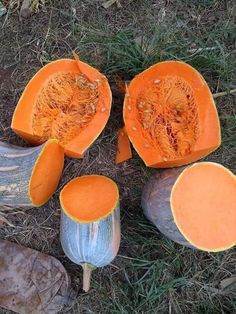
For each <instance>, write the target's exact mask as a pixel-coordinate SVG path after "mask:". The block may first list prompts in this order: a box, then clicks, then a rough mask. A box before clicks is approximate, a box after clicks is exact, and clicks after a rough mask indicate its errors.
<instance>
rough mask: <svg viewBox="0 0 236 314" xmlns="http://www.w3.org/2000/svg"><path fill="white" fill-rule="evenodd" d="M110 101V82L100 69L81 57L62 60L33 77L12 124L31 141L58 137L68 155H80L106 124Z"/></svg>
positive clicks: (19, 133)
mask: <svg viewBox="0 0 236 314" xmlns="http://www.w3.org/2000/svg"><path fill="white" fill-rule="evenodd" d="M111 100H112V96H111V91H110V87H109V84H108V81H107V79H106V77H105V76H104V75H102V74H101V73H100V72H99V71H98V70H96V69H94V68H92V67H91V66H89V65H88V64H86V63H83V62H82V61H80V60H79V59H76V60H71V59H60V60H57V61H53V62H51V63H49V64H48V65H46V66H44V67H43V68H42V69H41V70H39V71H38V72H37V73H36V74H35V76H34V77H33V78H32V79H31V80H30V82H29V83H28V85H27V86H26V88H25V90H24V92H23V94H22V96H21V98H20V100H19V102H18V104H17V106H16V109H15V112H14V115H13V119H12V125H11V127H12V129H13V130H14V131H15V132H16V133H17V134H18V135H20V136H21V137H22V138H24V139H25V140H27V141H28V142H30V143H32V144H42V143H43V142H45V141H46V140H47V139H49V138H56V139H58V140H59V142H60V145H61V146H62V147H63V148H64V150H65V153H66V155H67V156H69V157H77V158H81V157H82V156H83V154H84V152H85V151H86V149H87V148H88V147H89V146H90V145H91V144H92V143H93V142H94V141H95V140H96V138H97V137H98V136H99V134H100V133H101V132H102V130H103V128H104V126H105V125H106V122H107V120H108V118H109V115H110V110H111Z"/></svg>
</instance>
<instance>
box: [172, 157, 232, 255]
mask: <svg viewBox="0 0 236 314" xmlns="http://www.w3.org/2000/svg"><path fill="white" fill-rule="evenodd" d="M170 199H171V200H170V201H171V210H172V214H173V217H174V221H175V223H176V225H177V226H178V228H179V230H180V231H181V233H182V234H183V236H184V237H185V238H186V239H187V240H188V241H189V243H191V244H192V245H193V246H195V247H197V248H199V249H202V250H205V251H213V252H214V251H222V250H224V249H228V248H230V247H232V246H233V245H235V243H236V228H235V226H236V177H235V175H234V174H233V173H231V172H230V171H229V170H228V169H226V168H224V167H223V166H221V165H219V164H216V163H211V162H202V163H196V164H194V165H192V166H190V167H188V168H186V169H185V170H184V171H183V172H182V173H181V174H180V176H179V177H178V179H177V180H176V182H175V184H174V186H173V189H172V191H171V198H170Z"/></svg>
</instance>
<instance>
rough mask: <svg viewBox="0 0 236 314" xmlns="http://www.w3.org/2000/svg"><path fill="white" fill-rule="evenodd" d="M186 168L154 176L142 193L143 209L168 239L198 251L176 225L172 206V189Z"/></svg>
mask: <svg viewBox="0 0 236 314" xmlns="http://www.w3.org/2000/svg"><path fill="white" fill-rule="evenodd" d="M185 168H186V167H181V168H172V169H168V170H163V171H161V172H158V173H156V174H155V175H154V176H152V177H151V178H150V180H149V181H148V182H147V184H146V185H145V187H144V189H143V192H142V208H143V211H144V215H145V216H146V217H147V218H148V220H150V221H151V222H152V223H153V224H154V225H155V226H156V227H157V228H158V230H160V232H161V233H162V234H164V235H165V236H166V237H167V238H169V239H170V240H172V241H175V242H176V243H179V244H181V245H184V246H187V247H189V248H192V249H196V247H194V246H193V245H192V244H191V243H189V241H188V240H187V239H186V238H185V237H184V236H183V234H182V233H181V232H180V230H179V229H178V227H177V225H176V224H175V221H174V217H173V214H172V210H171V204H170V196H171V191H172V188H173V186H174V184H175V182H176V180H177V179H178V177H179V175H180V174H181V173H182V172H183V170H184V169H185Z"/></svg>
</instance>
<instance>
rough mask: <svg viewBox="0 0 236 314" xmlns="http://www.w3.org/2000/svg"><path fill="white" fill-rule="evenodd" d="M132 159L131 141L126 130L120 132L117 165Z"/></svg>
mask: <svg viewBox="0 0 236 314" xmlns="http://www.w3.org/2000/svg"><path fill="white" fill-rule="evenodd" d="M130 158H132V152H131V147H130V141H129V138H128V136H127V134H126V131H125V128H122V129H119V131H118V143H117V152H116V164H119V163H121V162H123V161H126V160H128V159H130Z"/></svg>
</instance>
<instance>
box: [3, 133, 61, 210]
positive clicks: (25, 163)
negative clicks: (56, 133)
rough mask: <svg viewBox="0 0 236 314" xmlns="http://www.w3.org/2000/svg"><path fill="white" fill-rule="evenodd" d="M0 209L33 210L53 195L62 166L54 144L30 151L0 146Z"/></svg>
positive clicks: (50, 141)
mask: <svg viewBox="0 0 236 314" xmlns="http://www.w3.org/2000/svg"><path fill="white" fill-rule="evenodd" d="M0 165H1V166H0V205H3V206H9V207H34V206H41V205H43V204H44V203H46V202H47V201H48V200H49V198H50V197H51V196H52V194H53V193H54V192H55V190H56V188H57V186H58V183H59V180H60V177H61V173H62V170H63V165H64V151H63V148H62V147H61V146H60V145H59V143H58V140H56V139H50V140H48V141H47V142H46V143H44V144H42V145H40V146H37V147H30V148H22V147H18V146H14V145H9V144H6V143H2V142H0Z"/></svg>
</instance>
